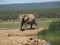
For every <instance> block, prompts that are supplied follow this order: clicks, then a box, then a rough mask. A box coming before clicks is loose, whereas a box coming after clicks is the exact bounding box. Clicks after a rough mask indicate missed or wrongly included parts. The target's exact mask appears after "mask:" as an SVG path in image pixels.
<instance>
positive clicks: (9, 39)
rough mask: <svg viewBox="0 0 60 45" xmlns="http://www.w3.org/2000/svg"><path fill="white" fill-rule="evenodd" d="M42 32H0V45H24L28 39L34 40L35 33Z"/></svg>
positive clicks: (17, 30) (37, 30)
mask: <svg viewBox="0 0 60 45" xmlns="http://www.w3.org/2000/svg"><path fill="white" fill-rule="evenodd" d="M42 30H43V28H39V29H34V30H25V31H20V30H19V29H13V30H0V45H26V43H27V42H28V40H29V39H30V37H32V38H36V36H37V33H38V32H39V31H42Z"/></svg>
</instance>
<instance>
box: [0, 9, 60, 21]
mask: <svg viewBox="0 0 60 45" xmlns="http://www.w3.org/2000/svg"><path fill="white" fill-rule="evenodd" d="M23 13H33V14H34V15H35V16H36V17H37V18H60V9H40V10H38V9H37V10H32V9H31V10H20V11H18V10H16V11H8V10H6V11H0V20H4V21H6V20H7V21H9V20H17V19H18V16H19V15H21V14H23Z"/></svg>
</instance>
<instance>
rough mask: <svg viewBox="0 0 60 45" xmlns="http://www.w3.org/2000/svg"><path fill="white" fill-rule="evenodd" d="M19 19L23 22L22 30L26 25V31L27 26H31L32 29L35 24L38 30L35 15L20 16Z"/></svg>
mask: <svg viewBox="0 0 60 45" xmlns="http://www.w3.org/2000/svg"><path fill="white" fill-rule="evenodd" d="M19 19H20V22H21V27H20V30H23V29H22V27H23V25H25V29H27V28H26V27H27V24H29V25H30V26H31V27H30V29H32V26H33V24H34V25H36V27H37V28H38V25H37V22H36V19H35V16H34V15H33V14H22V15H19Z"/></svg>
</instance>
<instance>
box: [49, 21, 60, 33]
mask: <svg viewBox="0 0 60 45" xmlns="http://www.w3.org/2000/svg"><path fill="white" fill-rule="evenodd" d="M48 30H49V31H50V32H56V31H57V32H60V21H53V22H52V23H50V25H49V28H48Z"/></svg>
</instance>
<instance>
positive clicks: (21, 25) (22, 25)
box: [20, 23, 23, 31]
mask: <svg viewBox="0 0 60 45" xmlns="http://www.w3.org/2000/svg"><path fill="white" fill-rule="evenodd" d="M22 27H23V23H21V27H20V30H21V31H22Z"/></svg>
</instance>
